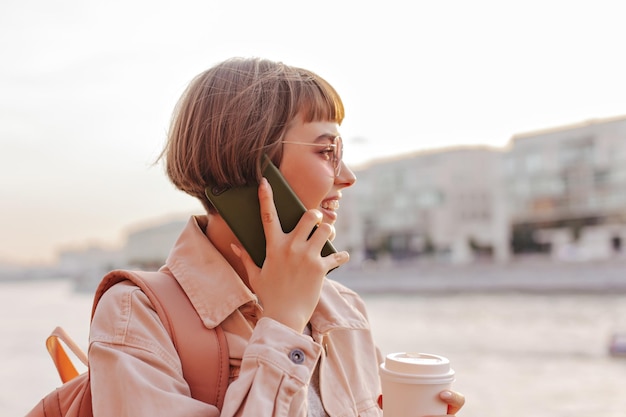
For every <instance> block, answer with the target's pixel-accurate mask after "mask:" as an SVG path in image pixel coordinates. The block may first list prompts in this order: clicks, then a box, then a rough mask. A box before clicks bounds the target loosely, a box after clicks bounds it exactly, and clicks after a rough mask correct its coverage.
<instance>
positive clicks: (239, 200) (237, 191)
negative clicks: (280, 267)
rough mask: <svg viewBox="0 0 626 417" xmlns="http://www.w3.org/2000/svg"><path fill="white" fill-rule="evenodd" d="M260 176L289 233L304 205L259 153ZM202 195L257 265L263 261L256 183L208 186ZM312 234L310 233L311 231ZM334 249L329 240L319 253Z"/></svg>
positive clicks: (263, 244)
mask: <svg viewBox="0 0 626 417" xmlns="http://www.w3.org/2000/svg"><path fill="white" fill-rule="evenodd" d="M263 165H264V169H263V176H264V177H265V178H267V181H268V182H269V183H270V185H271V186H272V192H273V194H274V204H275V205H276V211H277V213H278V218H279V219H280V225H281V227H282V229H283V232H285V233H289V232H291V231H292V230H293V229H294V228H295V227H296V224H297V223H298V222H299V221H300V218H301V217H302V215H303V214H304V213H305V211H306V208H305V207H304V205H303V204H302V202H301V201H300V199H298V196H296V194H295V193H294V192H293V190H292V189H291V187H290V186H289V184H288V183H287V181H286V180H285V178H284V177H283V176H282V174H281V173H280V171H279V170H278V168H276V166H275V165H274V164H273V163H272V161H271V160H270V159H269V158H268V157H267V155H264V156H263ZM205 194H206V196H207V198H208V199H209V201H210V202H211V203H212V204H213V206H214V207H215V208H216V209H217V211H218V213H219V214H220V216H222V218H223V219H224V221H225V222H226V224H228V226H229V227H230V228H231V230H232V231H233V233H234V234H235V236H237V239H239V241H240V242H241V244H242V245H243V247H244V248H245V249H246V251H247V252H248V253H249V254H250V256H251V257H252V259H253V260H254V263H255V264H257V266H258V267H259V268H260V267H261V266H263V261H264V260H265V233H264V232H263V224H262V222H261V208H260V205H259V197H258V185H254V186H245V187H235V188H229V189H226V190H219V189H217V187H214V186H211V185H209V186H208V187H206V189H205ZM311 233H313V232H311ZM335 252H337V250H336V249H335V247H334V246H333V244H332V243H331V242H330V241H326V244H325V245H324V247H323V248H322V256H327V255H330V254H331V253H335Z"/></svg>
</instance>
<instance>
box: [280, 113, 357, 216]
mask: <svg viewBox="0 0 626 417" xmlns="http://www.w3.org/2000/svg"><path fill="white" fill-rule="evenodd" d="M338 129H339V125H338V124H337V123H335V122H311V123H304V122H303V121H302V118H300V117H298V118H296V120H295V121H294V122H293V123H292V124H291V126H290V127H289V129H288V130H287V132H286V133H285V136H284V138H283V140H284V141H285V142H302V143H310V144H319V145H320V146H308V145H302V144H295V143H284V144H283V145H282V146H283V156H282V160H281V162H280V172H281V173H282V174H283V176H284V177H285V179H286V180H287V182H288V183H289V185H290V186H291V188H293V190H294V192H295V193H296V195H297V196H298V197H299V198H300V200H301V201H302V204H304V206H305V207H306V208H307V209H317V210H319V211H321V212H322V214H323V216H324V219H323V221H324V223H329V224H333V223H335V221H336V220H337V209H338V208H339V200H340V199H341V190H343V189H344V188H346V187H350V186H351V185H352V184H354V182H355V181H356V177H355V176H354V173H353V172H352V171H351V170H350V169H349V168H348V167H347V166H345V165H343V162H340V163H341V164H342V166H341V172H340V173H339V175H338V176H335V169H334V167H333V162H332V155H330V153H329V152H328V150H327V148H326V147H325V146H322V145H328V144H330V143H332V142H333V138H334V137H336V136H338V135H339V131H338Z"/></svg>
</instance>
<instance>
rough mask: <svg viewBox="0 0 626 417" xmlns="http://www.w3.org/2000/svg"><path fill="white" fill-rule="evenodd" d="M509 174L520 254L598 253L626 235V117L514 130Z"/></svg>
mask: <svg viewBox="0 0 626 417" xmlns="http://www.w3.org/2000/svg"><path fill="white" fill-rule="evenodd" d="M503 168H504V172H503V179H504V182H505V183H506V184H507V186H506V200H507V201H508V210H509V217H510V223H511V230H512V246H513V249H514V251H515V252H516V253H523V252H533V251H550V252H551V253H552V254H553V255H554V256H555V257H559V258H568V257H574V258H580V259H598V258H606V257H609V256H611V255H612V254H613V253H615V252H619V251H621V249H622V246H623V242H624V240H625V238H626V117H617V118H611V119H602V120H590V121H587V122H583V123H578V124H573V125H569V126H563V127H557V128H554V129H547V130H542V131H536V132H529V133H523V134H519V135H515V136H514V137H513V138H512V139H511V142H510V144H509V147H508V150H507V152H506V155H505V156H504V164H503Z"/></svg>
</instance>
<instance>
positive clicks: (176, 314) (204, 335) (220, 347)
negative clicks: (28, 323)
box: [26, 270, 229, 417]
mask: <svg viewBox="0 0 626 417" xmlns="http://www.w3.org/2000/svg"><path fill="white" fill-rule="evenodd" d="M126 280H129V281H132V282H133V283H134V284H135V285H137V286H138V287H139V288H141V290H142V291H143V292H144V293H145V294H146V295H147V296H148V298H149V299H150V302H151V303H152V305H153V306H154V309H155V310H156V312H157V314H158V315H159V318H160V319H161V321H162V322H163V325H164V326H165V328H166V329H167V331H168V333H169V334H170V337H171V338H172V341H173V342H174V346H175V347H176V350H177V351H178V355H179V356H180V360H181V363H182V368H183V376H184V378H185V380H186V381H187V383H188V384H189V387H190V389H191V396H192V397H193V398H195V399H197V400H200V401H204V402H205V403H208V404H212V405H215V406H216V407H217V408H218V409H220V410H221V409H222V405H223V402H224V396H225V394H226V388H227V387H228V378H229V358H228V346H227V345H226V337H225V336H224V332H223V330H222V328H221V327H219V326H217V327H216V328H214V329H207V328H206V327H204V324H203V323H202V320H201V319H200V316H198V313H197V312H196V310H195V309H194V308H193V306H192V305H191V302H190V301H189V298H188V297H187V295H186V294H185V292H184V291H183V289H182V288H181V287H180V285H179V284H178V281H176V279H174V277H172V276H171V275H168V274H166V273H164V272H140V271H124V270H116V271H112V272H110V273H108V274H107V275H105V277H104V278H103V279H102V281H101V282H100V285H99V286H98V289H97V290H96V294H95V296H94V301H93V307H92V310H91V315H92V318H93V314H94V312H95V311H96V306H97V304H98V301H99V300H100V297H102V295H103V294H104V293H105V291H106V290H108V289H109V288H111V286H113V285H114V284H117V283H118V282H121V281H126ZM60 341H63V342H64V343H65V344H66V345H67V347H69V348H70V349H71V350H72V352H74V354H76V356H77V357H78V358H79V359H80V360H81V361H82V362H83V363H84V364H85V365H87V364H88V362H87V355H85V353H84V352H82V350H81V349H80V348H79V347H78V345H76V344H75V343H74V342H73V341H72V340H71V338H69V336H68V335H67V334H66V333H65V331H63V329H62V328H60V327H57V328H56V329H55V330H54V331H53V332H52V334H51V335H50V337H48V339H47V340H46V347H47V349H48V352H50V356H52V360H53V361H54V364H55V366H56V368H57V371H58V372H59V376H60V377H61V381H62V382H63V385H61V386H60V387H59V388H57V389H56V390H54V391H52V392H51V393H49V394H47V395H46V396H45V397H44V398H42V400H41V401H40V402H39V404H37V405H36V406H35V408H33V409H32V410H31V411H30V412H29V413H28V414H27V415H26V417H62V416H66V417H92V415H93V414H92V409H91V387H90V382H89V370H87V371H86V372H84V373H82V374H80V375H79V374H78V371H77V370H76V367H75V366H74V364H73V363H72V361H71V360H70V359H69V357H68V355H67V353H66V352H65V350H64V348H63V346H62V344H61V343H60Z"/></svg>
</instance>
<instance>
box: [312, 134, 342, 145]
mask: <svg viewBox="0 0 626 417" xmlns="http://www.w3.org/2000/svg"><path fill="white" fill-rule="evenodd" d="M337 136H341V135H340V134H339V133H323V134H321V135H319V136H318V137H316V138H315V140H314V141H313V142H314V143H320V142H323V141H325V140H333V139H335V138H336V137H337Z"/></svg>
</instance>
